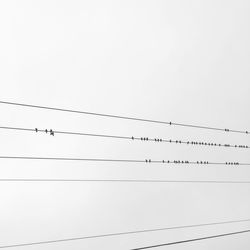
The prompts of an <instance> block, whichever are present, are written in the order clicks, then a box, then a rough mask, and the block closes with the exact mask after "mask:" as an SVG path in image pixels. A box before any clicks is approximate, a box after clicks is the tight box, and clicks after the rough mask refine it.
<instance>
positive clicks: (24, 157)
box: [0, 156, 250, 166]
mask: <svg viewBox="0 0 250 250" xmlns="http://www.w3.org/2000/svg"><path fill="white" fill-rule="evenodd" d="M0 159H11V160H53V161H92V162H126V163H147V164H151V163H156V164H158V163H159V164H181V165H184V164H189V165H231V166H232V165H234V166H250V163H239V162H208V161H180V160H178V161H170V160H167V161H166V160H151V159H146V160H129V159H97V158H96V159H94V158H69V157H34V156H0Z"/></svg>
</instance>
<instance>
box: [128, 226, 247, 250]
mask: <svg viewBox="0 0 250 250" xmlns="http://www.w3.org/2000/svg"><path fill="white" fill-rule="evenodd" d="M243 233H250V230H244V231H238V232H231V233H226V234H218V235H212V236H206V237H201V238H194V239H188V240H181V241H174V242H169V243H164V244H159V245H152V246H147V247H139V248H133V249H130V250H143V249H149V248H156V247H164V246H172V245H177V244H183V243H189V242H194V241H201V240H209V239H214V238H220V237H225V236H231V235H237V234H243Z"/></svg>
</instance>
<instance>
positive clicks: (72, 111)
mask: <svg viewBox="0 0 250 250" xmlns="http://www.w3.org/2000/svg"><path fill="white" fill-rule="evenodd" d="M0 104H6V105H15V106H21V107H28V108H37V109H46V110H54V111H61V112H70V113H77V114H84V115H93V116H101V117H108V118H116V119H123V120H133V121H140V122H150V123H158V124H165V125H173V126H181V127H190V128H197V129H206V130H217V131H224V132H233V133H241V134H249V133H250V132H249V131H247V130H245V131H243V130H234V129H228V128H217V127H210V126H201V125H193V124H184V123H176V122H166V121H159V120H151V119H144V118H137V117H129V116H120V115H110V114H102V113H95V112H87V111H79V110H72V109H63V108H55V107H48V106H40V105H32V104H24V103H17V102H5V101H0Z"/></svg>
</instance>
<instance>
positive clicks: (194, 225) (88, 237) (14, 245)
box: [0, 219, 250, 249]
mask: <svg viewBox="0 0 250 250" xmlns="http://www.w3.org/2000/svg"><path fill="white" fill-rule="evenodd" d="M248 221H250V219H246V220H234V221H223V222H212V223H205V224H193V225H183V226H174V227H165V228H156V229H144V230H137V231H127V232H119V233H110V234H101V235H92V236H83V237H75V238H66V239H57V240H48V241H39V242H30V243H22V244H13V245H5V246H0V248H11V247H24V246H33V245H42V244H51V243H60V242H68V241H76V240H85V239H95V238H103V237H111V236H121V235H129V234H139V233H149V232H157V231H167V230H176V229H183V228H195V227H204V226H214V225H223V224H233V223H240V222H248ZM140 249H143V248H140Z"/></svg>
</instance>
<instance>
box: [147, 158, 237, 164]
mask: <svg viewBox="0 0 250 250" xmlns="http://www.w3.org/2000/svg"><path fill="white" fill-rule="evenodd" d="M145 162H146V163H152V162H153V163H154V162H155V161H152V160H151V159H146V160H145ZM157 162H159V161H157ZM162 163H171V164H172V163H174V164H204V165H208V164H214V163H212V162H209V161H196V162H190V161H180V160H174V161H170V160H168V161H166V160H162ZM222 164H225V165H240V163H239V162H225V163H222Z"/></svg>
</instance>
